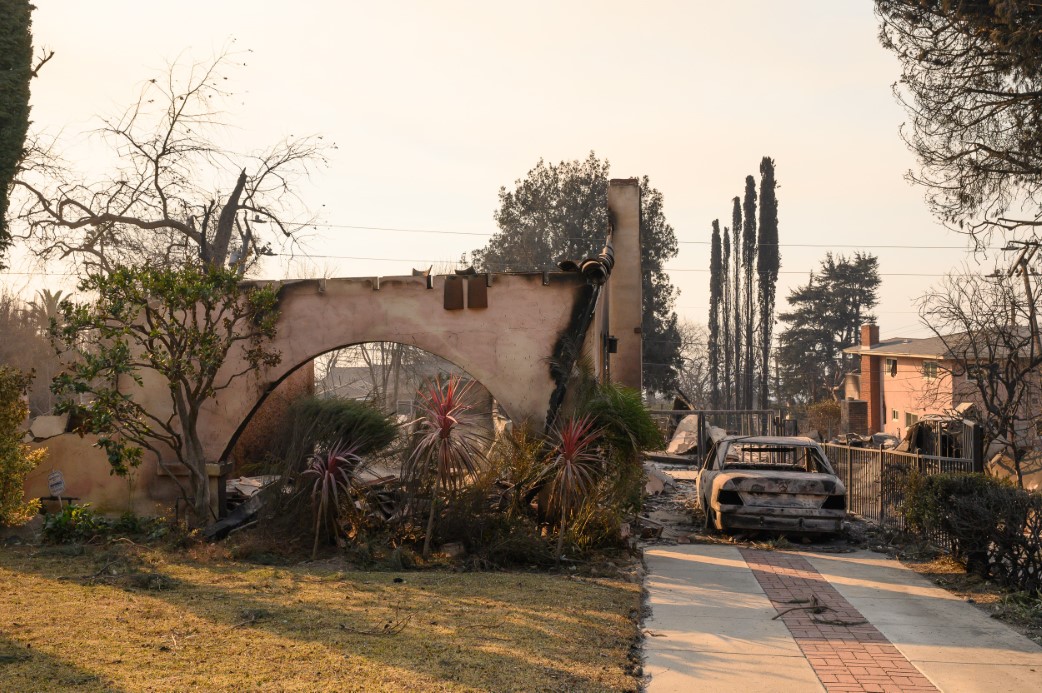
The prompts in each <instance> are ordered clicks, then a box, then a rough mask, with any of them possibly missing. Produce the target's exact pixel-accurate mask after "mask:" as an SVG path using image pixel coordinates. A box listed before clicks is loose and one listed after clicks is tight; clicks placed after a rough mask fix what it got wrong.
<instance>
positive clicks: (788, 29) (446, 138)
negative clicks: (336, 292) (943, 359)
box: [5, 0, 994, 336]
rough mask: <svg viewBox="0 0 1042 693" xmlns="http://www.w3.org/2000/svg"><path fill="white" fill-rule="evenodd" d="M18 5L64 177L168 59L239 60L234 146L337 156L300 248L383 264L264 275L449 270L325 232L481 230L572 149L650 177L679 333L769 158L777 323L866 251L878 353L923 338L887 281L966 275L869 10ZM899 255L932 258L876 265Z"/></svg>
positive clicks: (847, 3) (436, 250)
mask: <svg viewBox="0 0 1042 693" xmlns="http://www.w3.org/2000/svg"><path fill="white" fill-rule="evenodd" d="M35 4H36V5H37V6H38V8H37V10H36V12H35V13H34V26H33V32H34V36H35V42H36V45H37V46H47V47H48V48H51V49H53V50H55V51H56V56H55V58H54V60H52V61H51V62H50V63H49V64H48V65H47V66H46V67H45V69H44V71H43V74H42V76H41V77H40V79H39V80H37V81H35V82H34V83H33V113H32V116H33V120H34V122H35V125H36V126H37V127H38V128H40V129H45V130H48V131H51V132H57V131H59V130H62V131H63V133H64V134H63V140H62V141H63V142H64V143H65V144H64V145H63V146H62V150H63V152H64V153H65V155H66V156H67V157H68V158H70V159H72V160H73V162H74V163H79V164H82V165H83V166H85V167H88V168H89V166H90V162H89V161H85V159H88V158H90V156H91V155H90V154H89V148H88V146H87V145H85V142H88V141H89V140H88V139H87V136H86V134H85V133H87V132H88V131H89V130H90V129H92V128H94V127H96V126H97V119H96V116H97V115H100V114H109V115H111V114H116V113H119V112H120V111H121V110H122V109H123V108H124V107H125V106H126V105H127V104H129V103H130V102H131V101H132V100H133V99H134V97H135V96H136V94H137V91H138V89H139V88H140V86H141V84H142V83H143V82H144V81H145V80H147V79H149V78H152V77H154V76H157V75H158V74H161V73H162V72H163V70H164V68H165V65H166V64H167V63H168V62H171V61H174V60H182V61H186V62H187V61H192V60H200V61H206V60H207V59H209V58H211V57H212V56H213V55H214V54H215V53H216V52H220V51H221V50H222V49H224V48H226V47H230V48H231V49H232V50H233V51H236V52H241V53H237V54H238V55H241V57H242V61H241V62H244V63H245V65H244V66H241V67H238V68H237V69H234V70H232V71H230V72H229V74H228V77H229V80H228V85H229V89H231V90H233V91H234V92H235V94H236V98H234V99H232V100H230V101H229V103H228V109H229V114H228V115H227V116H226V119H227V121H228V122H229V123H231V124H233V125H234V128H233V129H232V130H231V131H229V134H228V137H229V141H230V142H233V143H234V146H236V147H243V148H246V147H250V148H257V149H260V148H263V147H264V146H266V145H269V144H271V143H273V142H275V141H277V140H279V139H281V138H283V137H285V136H287V135H295V136H299V135H304V134H311V133H314V134H321V135H323V136H324V137H325V139H326V141H328V142H335V143H336V145H337V149H336V150H335V151H332V152H331V155H330V162H329V165H328V167H326V168H324V169H321V170H318V171H316V172H315V173H314V175H313V176H312V179H311V181H310V183H309V184H308V185H306V186H305V187H304V188H303V189H302V190H301V194H302V196H303V198H304V200H305V201H306V203H307V204H308V207H309V208H310V210H311V211H312V212H314V213H315V214H317V215H318V217H319V219H318V220H319V221H320V222H322V223H324V224H328V225H330V226H322V227H319V228H318V229H316V230H315V231H313V235H312V236H311V237H310V238H309V240H308V241H307V244H308V246H309V247H310V249H311V251H312V252H313V253H314V254H318V255H338V256H359V257H368V258H389V260H386V261H385V260H350V259H343V258H322V259H316V260H315V261H314V262H313V263H311V266H310V268H302V267H301V266H300V265H297V266H294V267H290V268H287V267H278V266H274V265H273V266H270V267H268V268H267V272H268V273H269V274H271V275H276V276H277V275H281V274H284V273H286V272H287V271H289V272H292V273H297V272H300V271H305V272H310V273H312V274H315V273H318V274H328V275H331V276H356V275H373V274H383V275H390V274H401V273H408V271H409V269H410V268H411V267H419V266H422V265H424V264H425V263H426V264H430V263H431V262H440V261H449V260H454V259H456V258H458V257H459V255H460V254H461V253H463V252H466V251H469V250H472V249H474V248H476V247H479V246H480V245H482V244H483V240H484V239H483V238H482V237H481V236H468V235H455V234H433V233H430V234H428V233H407V232H391V231H375V230H365V229H357V228H356V229H352V228H343V227H344V226H356V227H357V226H369V227H385V228H395V229H430V230H440V231H454V232H464V233H471V234H490V233H492V231H493V230H494V228H495V227H494V223H493V220H492V213H493V211H494V210H495V208H496V206H497V191H498V189H499V187H500V186H501V185H507V186H510V185H512V183H513V182H514V181H515V180H516V179H518V178H520V177H522V176H523V175H524V174H525V173H526V172H527V171H528V170H529V169H530V168H531V167H532V166H533V165H534V164H535V163H536V162H537V161H538V160H539V159H540V158H544V159H546V160H548V161H560V160H562V159H576V158H584V157H585V156H586V155H587V154H588V153H589V152H590V151H591V150H594V151H596V153H597V154H598V155H599V156H601V157H605V158H607V159H609V160H610V161H611V164H612V174H613V176H616V177H630V176H641V175H648V176H650V178H651V182H652V185H653V186H655V187H657V188H658V189H659V190H661V191H662V193H663V194H664V196H665V212H666V216H667V218H668V220H669V221H670V223H671V224H672V225H673V226H674V228H675V229H676V232H677V237H678V238H679V240H680V241H681V246H680V248H681V250H680V254H679V256H678V257H677V258H675V259H674V260H673V261H671V262H670V263H669V267H670V268H671V269H672V271H671V276H672V278H673V281H674V283H675V284H676V285H677V286H678V287H679V288H680V289H681V291H682V294H681V296H680V299H679V301H678V313H679V314H680V315H681V317H682V318H688V319H691V320H694V321H697V322H701V323H704V322H705V321H706V313H707V310H708V308H707V304H708V301H707V293H708V291H707V289H708V281H709V276H708V272H707V271H706V270H707V267H708V264H709V248H708V245H706V241H708V239H709V235H710V224H711V222H712V220H713V219H714V218H720V220H721V222H722V223H723V224H727V225H729V223H730V210H731V203H730V200H731V198H732V197H733V196H735V195H738V194H741V191H742V189H743V185H744V178H745V176H746V175H747V174H750V173H752V174H755V175H757V178H758V177H759V176H758V166H759V162H760V159H761V157H762V156H764V155H769V156H772V157H773V158H774V159H775V161H776V164H777V177H778V181H779V184H780V189H779V191H778V197H779V218H780V224H779V233H780V238H781V243H782V244H783V247H782V249H781V252H782V275H781V278H780V282H779V289H778V296H779V309H780V310H783V309H784V308H785V302H784V297H785V296H787V295H788V292H789V289H790V288H791V287H793V286H795V285H797V284H800V283H805V282H806V280H807V274H808V272H809V271H810V270H811V269H813V268H814V267H815V266H816V265H817V263H818V261H819V260H820V259H821V258H822V257H823V256H824V254H825V252H826V251H827V250H828V249H830V248H832V249H834V250H835V251H836V252H844V253H852V252H853V251H854V249H863V250H866V251H870V252H873V253H875V254H876V255H878V257H879V259H880V265H881V270H882V272H883V274H884V275H885V276H884V277H883V288H882V292H881V295H882V302H881V304H880V306H879V308H878V309H877V314H878V316H879V318H880V324H881V331H882V332H883V334H884V335H887V336H894V335H897V334H910V335H917V334H922V330H921V328H919V327H918V326H917V322H918V318H917V316H916V314H915V309H914V305H913V300H914V297H916V296H918V295H920V294H921V293H922V292H923V291H924V290H925V289H926V288H927V287H928V286H929V285H930V284H932V283H935V282H936V281H937V280H938V278H939V277H938V276H899V275H940V274H943V273H944V272H946V271H948V270H950V269H952V268H953V267H955V266H956V265H958V264H960V263H961V262H962V261H963V260H964V259H965V258H966V257H967V254H966V251H965V247H966V243H965V239H964V238H963V237H961V236H957V235H955V234H951V233H949V232H947V231H945V230H944V229H943V228H942V227H941V226H940V225H939V224H937V223H936V222H935V221H934V220H933V219H932V218H931V216H930V215H929V212H928V211H927V209H926V206H925V204H924V202H923V200H922V192H921V190H919V189H917V188H914V187H912V186H910V185H909V184H908V183H906V182H905V180H904V178H903V174H904V172H905V171H907V170H908V169H909V168H910V167H913V166H914V165H915V162H914V159H913V157H912V155H911V153H910V152H908V151H907V149H906V148H905V146H904V144H903V143H902V141H901V140H900V137H899V134H898V128H899V126H900V124H901V123H902V122H903V120H904V113H903V111H902V110H901V108H900V107H899V106H898V105H897V104H896V103H895V101H894V99H893V96H892V94H891V92H890V85H891V83H892V82H893V81H894V80H895V79H896V78H897V77H898V66H897V63H896V61H895V60H894V59H893V58H892V57H891V56H890V54H888V53H886V52H884V51H883V49H882V48H881V47H880V46H879V43H878V40H877V38H876V33H877V24H876V20H875V17H874V16H873V13H872V3H871V2H870V1H869V0H786V1H785V2H778V1H777V0H761V1H753V0H748V1H739V0H731V1H729V2H719V1H712V2H710V1H708V0H705V1H695V0H689V1H687V2H639V3H638V2H633V1H632V0H631V1H630V2H625V3H623V2H613V1H604V0H601V1H598V2H593V1H590V2H578V1H573V2H561V1H560V0H558V1H556V2H540V1H533V0H529V1H528V2H524V3H509V4H508V3H500V2H487V1H485V2H446V1H444V0H442V1H439V2H378V3H377V2H308V1H306V0H299V1H298V2H293V3H259V2H256V1H255V0H254V1H253V2H241V1H238V0H222V1H221V2H212V0H207V1H205V2H199V1H182V2H178V3H174V4H171V3H151V2H141V1H140V0H137V1H133V2H131V1H116V0H93V1H92V2H89V3H88V2H62V1H60V0H36V3H35ZM230 184H231V180H229V182H228V183H226V187H227V186H230ZM795 244H804V245H805V246H806V245H815V246H820V247H799V246H798V245H795ZM907 245H918V246H948V247H949V249H937V248H932V249H912V248H893V247H885V246H907ZM993 261H994V260H993V259H989V260H988V262H993ZM22 269H23V270H24V269H25V268H22ZM692 270H697V271H692ZM22 280H24V277H20V276H19V275H9V276H8V277H7V278H6V279H5V281H7V282H9V283H10V284H12V285H17V284H18V283H19V281H22ZM16 288H17V286H16Z"/></svg>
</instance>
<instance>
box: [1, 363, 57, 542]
mask: <svg viewBox="0 0 1042 693" xmlns="http://www.w3.org/2000/svg"><path fill="white" fill-rule="evenodd" d="M31 382H32V375H29V374H26V373H22V372H21V371H19V370H16V369H14V368H10V367H8V366H0V527H14V526H17V525H22V524H25V523H26V522H28V521H29V520H31V519H32V517H33V515H35V514H36V513H37V512H39V509H40V502H39V500H31V501H26V500H25V490H24V489H25V478H26V477H27V476H28V475H29V472H31V471H32V470H33V469H35V468H36V466H37V465H38V464H40V462H41V461H43V458H44V457H45V456H46V455H47V452H46V451H45V450H32V449H31V448H30V447H29V446H28V445H26V444H25V443H23V442H22V441H21V437H22V432H21V427H22V423H23V422H24V421H25V418H26V416H28V414H29V408H28V406H27V405H26V403H25V400H24V399H22V396H23V395H24V394H25V393H26V392H27V391H28V389H29V384H30V383H31Z"/></svg>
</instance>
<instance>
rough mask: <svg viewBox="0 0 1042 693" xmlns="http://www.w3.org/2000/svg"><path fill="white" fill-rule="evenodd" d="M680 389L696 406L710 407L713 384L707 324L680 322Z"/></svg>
mask: <svg viewBox="0 0 1042 693" xmlns="http://www.w3.org/2000/svg"><path fill="white" fill-rule="evenodd" d="M679 331H680V354H681V359H682V361H683V364H684V365H683V368H681V370H680V389H681V391H682V392H683V393H684V396H685V397H686V398H687V399H688V400H690V402H691V404H692V405H693V406H695V407H703V408H709V406H710V401H711V399H712V384H711V382H710V377H709V371H710V368H709V331H708V330H707V329H706V327H705V325H699V324H698V323H694V322H691V321H688V320H683V321H681V322H680V326H679Z"/></svg>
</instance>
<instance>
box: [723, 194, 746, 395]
mask: <svg viewBox="0 0 1042 693" xmlns="http://www.w3.org/2000/svg"><path fill="white" fill-rule="evenodd" d="M733 203H734V207H733V209H732V210H731V230H732V232H733V233H734V243H733V244H732V247H733V248H734V273H733V280H732V286H733V287H734V288H733V294H734V297H733V299H732V301H733V302H734V363H733V364H732V370H731V372H730V373H728V375H727V377H728V378H729V379H730V380H731V383H732V386H733V387H734V408H735V409H742V408H744V406H745V398H744V397H743V396H742V394H743V388H742V382H743V381H742V377H741V373H742V354H743V353H744V352H743V350H742V332H743V331H744V328H743V327H742V280H741V270H742V200H741V198H739V197H737V196H736V197H735V198H734V200H733Z"/></svg>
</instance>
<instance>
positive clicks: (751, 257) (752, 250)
mask: <svg viewBox="0 0 1042 693" xmlns="http://www.w3.org/2000/svg"><path fill="white" fill-rule="evenodd" d="M742 211H743V213H744V216H745V225H744V227H743V234H742V267H743V268H744V269H745V297H744V298H745V358H744V359H743V360H744V362H745V373H743V374H742V375H743V378H742V381H743V383H744V388H745V391H744V392H743V394H742V397H743V399H744V401H745V406H747V407H752V406H753V403H754V401H755V400H754V399H753V371H754V370H755V364H756V356H755V350H754V348H753V347H754V343H753V340H754V339H755V337H754V335H753V325H754V324H755V323H756V304H755V303H754V302H753V264H754V263H755V260H756V180H755V179H754V178H753V177H752V176H746V177H745V201H744V202H743V203H742Z"/></svg>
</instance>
